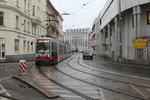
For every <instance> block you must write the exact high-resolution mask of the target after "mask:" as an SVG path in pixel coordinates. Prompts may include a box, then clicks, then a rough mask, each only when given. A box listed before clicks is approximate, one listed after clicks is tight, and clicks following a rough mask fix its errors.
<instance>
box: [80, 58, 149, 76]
mask: <svg viewBox="0 0 150 100" xmlns="http://www.w3.org/2000/svg"><path fill="white" fill-rule="evenodd" d="M82 60H83V62H84V63H85V64H88V65H90V66H93V67H95V68H99V69H104V70H108V71H112V72H117V73H121V74H126V75H131V76H138V77H144V78H150V69H149V70H148V69H147V70H146V69H142V68H133V67H127V66H120V65H112V64H108V62H107V61H105V60H104V59H101V58H98V57H95V56H94V57H93V60H90V59H82ZM141 67H142V66H141Z"/></svg>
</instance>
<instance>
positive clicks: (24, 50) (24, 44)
mask: <svg viewBox="0 0 150 100" xmlns="http://www.w3.org/2000/svg"><path fill="white" fill-rule="evenodd" d="M23 52H26V40H24V41H23Z"/></svg>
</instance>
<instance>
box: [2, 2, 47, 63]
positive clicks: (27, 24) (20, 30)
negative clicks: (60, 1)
mask: <svg viewBox="0 0 150 100" xmlns="http://www.w3.org/2000/svg"><path fill="white" fill-rule="evenodd" d="M45 11H46V1H45V0H0V61H18V60H19V59H28V60H32V59H33V57H34V56H33V55H34V53H35V45H36V38H37V37H38V36H41V35H46V23H45V21H44V20H46V13H45Z"/></svg>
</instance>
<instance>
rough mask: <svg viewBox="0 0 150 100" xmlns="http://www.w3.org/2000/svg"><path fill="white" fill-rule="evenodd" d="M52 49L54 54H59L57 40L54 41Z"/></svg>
mask: <svg viewBox="0 0 150 100" xmlns="http://www.w3.org/2000/svg"><path fill="white" fill-rule="evenodd" d="M52 51H53V55H57V43H56V42H52Z"/></svg>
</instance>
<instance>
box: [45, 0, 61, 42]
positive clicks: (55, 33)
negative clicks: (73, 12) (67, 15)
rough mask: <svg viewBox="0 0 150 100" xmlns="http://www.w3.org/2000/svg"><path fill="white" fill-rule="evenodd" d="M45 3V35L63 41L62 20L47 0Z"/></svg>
mask: <svg viewBox="0 0 150 100" xmlns="http://www.w3.org/2000/svg"><path fill="white" fill-rule="evenodd" d="M46 1H47V7H46V10H47V21H46V22H47V35H48V36H51V37H53V38H56V39H59V40H60V41H63V31H62V30H63V29H62V22H63V18H62V16H61V15H60V14H59V12H58V11H57V10H56V9H55V8H54V7H53V5H52V4H51V2H50V1H49V0H46Z"/></svg>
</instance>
